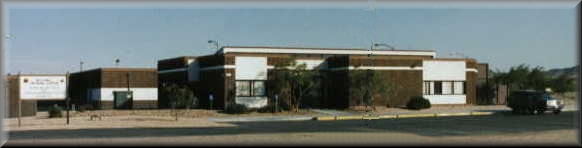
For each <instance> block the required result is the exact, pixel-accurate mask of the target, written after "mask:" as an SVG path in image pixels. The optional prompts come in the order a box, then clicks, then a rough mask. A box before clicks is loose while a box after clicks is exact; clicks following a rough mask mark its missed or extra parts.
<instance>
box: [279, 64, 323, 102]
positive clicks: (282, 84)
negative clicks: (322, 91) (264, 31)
mask: <svg viewBox="0 0 582 148" xmlns="http://www.w3.org/2000/svg"><path fill="white" fill-rule="evenodd" d="M306 68H307V65H305V64H297V62H295V59H292V58H289V59H286V60H285V61H282V62H280V63H277V64H275V66H274V71H273V75H272V77H271V80H270V84H269V86H270V88H271V89H273V92H274V93H275V94H277V95H279V99H281V100H282V101H281V103H285V104H286V105H287V106H288V109H292V110H295V111H298V110H299V107H300V104H301V101H302V99H304V98H305V95H306V94H308V93H310V92H312V91H317V88H318V86H320V85H321V82H322V80H321V79H322V77H321V74H320V72H319V71H318V70H307V69H306ZM277 105H278V104H277Z"/></svg>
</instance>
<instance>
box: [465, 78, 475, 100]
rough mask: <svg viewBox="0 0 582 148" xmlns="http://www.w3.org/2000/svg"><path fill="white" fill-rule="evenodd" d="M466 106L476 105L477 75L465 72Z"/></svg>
mask: <svg viewBox="0 0 582 148" xmlns="http://www.w3.org/2000/svg"><path fill="white" fill-rule="evenodd" d="M466 75H467V80H466V89H467V92H466V94H465V95H466V96H467V104H473V105H474V104H477V73H475V72H466Z"/></svg>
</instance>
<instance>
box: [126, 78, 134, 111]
mask: <svg viewBox="0 0 582 148" xmlns="http://www.w3.org/2000/svg"><path fill="white" fill-rule="evenodd" d="M126 75H127V94H126V96H127V99H129V101H131V104H130V105H131V106H129V108H133V94H132V93H131V90H130V89H129V72H127V73H126Z"/></svg>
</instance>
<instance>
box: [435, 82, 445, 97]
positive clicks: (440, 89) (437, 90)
mask: <svg viewBox="0 0 582 148" xmlns="http://www.w3.org/2000/svg"><path fill="white" fill-rule="evenodd" d="M434 94H436V95H441V94H443V83H442V81H434Z"/></svg>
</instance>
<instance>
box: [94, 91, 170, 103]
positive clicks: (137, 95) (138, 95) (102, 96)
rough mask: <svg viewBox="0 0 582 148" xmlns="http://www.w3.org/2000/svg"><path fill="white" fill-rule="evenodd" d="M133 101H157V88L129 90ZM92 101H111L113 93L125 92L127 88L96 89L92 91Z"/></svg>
mask: <svg viewBox="0 0 582 148" xmlns="http://www.w3.org/2000/svg"><path fill="white" fill-rule="evenodd" d="M129 90H130V91H132V92H133V100H134V101H144V100H158V88H130V89H129ZM91 91H92V94H93V95H92V96H93V97H94V98H91V99H93V100H101V101H113V92H114V91H127V88H96V89H92V90H91Z"/></svg>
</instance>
